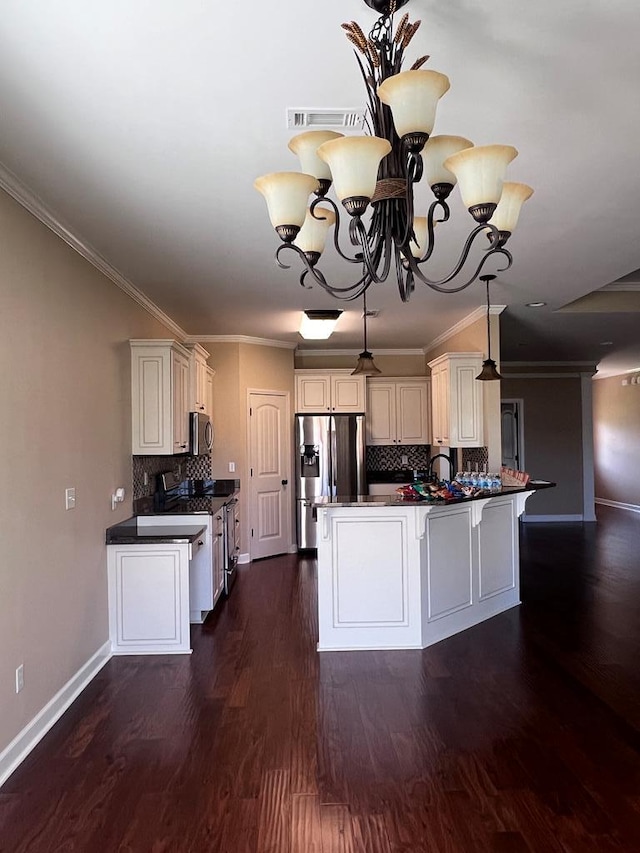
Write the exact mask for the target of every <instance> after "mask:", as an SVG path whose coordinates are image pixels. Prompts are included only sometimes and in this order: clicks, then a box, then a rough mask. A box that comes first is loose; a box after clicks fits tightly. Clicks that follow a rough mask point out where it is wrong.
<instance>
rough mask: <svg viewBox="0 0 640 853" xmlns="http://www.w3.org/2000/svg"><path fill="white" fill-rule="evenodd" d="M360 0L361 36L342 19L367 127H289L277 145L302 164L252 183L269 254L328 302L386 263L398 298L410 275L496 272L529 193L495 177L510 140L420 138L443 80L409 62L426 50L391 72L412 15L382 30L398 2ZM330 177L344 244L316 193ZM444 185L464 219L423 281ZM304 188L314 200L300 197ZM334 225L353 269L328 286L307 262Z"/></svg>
mask: <svg viewBox="0 0 640 853" xmlns="http://www.w3.org/2000/svg"><path fill="white" fill-rule="evenodd" d="M365 2H366V3H367V5H368V6H370V7H371V8H373V9H375V10H376V12H378V13H379V15H380V17H379V18H378V20H377V21H376V23H375V25H374V27H373V29H372V30H371V32H370V33H369V36H368V37H367V36H365V34H364V33H363V31H362V29H361V28H360V26H359V25H358V24H357V23H356V22H355V21H351V22H350V23H347V24H343V25H342V26H343V29H344V30H345V31H346V34H347V38H348V39H349V41H350V42H351V43H352V44H353V45H354V46H355V49H356V59H357V61H358V65H359V67H360V71H361V73H362V77H363V80H364V84H365V88H366V93H367V103H368V107H367V122H366V123H367V127H368V129H369V131H370V133H369V135H366V136H348V137H346V136H344V135H343V134H341V133H337V132H336V131H332V130H312V131H308V132H306V133H302V134H299V135H297V136H294V137H293V138H292V139H291V141H290V142H289V148H290V149H291V150H292V151H293V152H294V153H295V154H297V155H298V157H299V158H300V164H301V168H302V172H275V173H272V174H269V175H264V176H262V177H261V178H258V179H257V180H256V181H255V184H254V185H255V187H256V189H257V190H258V191H259V192H261V193H262V194H263V195H264V197H265V199H266V202H267V207H268V210H269V216H270V219H271V223H272V225H273V226H274V228H275V230H276V232H277V233H278V235H279V236H280V238H281V240H282V241H283V243H282V245H281V246H280V247H279V248H278V250H277V252H276V260H277V262H278V264H279V265H280V266H281V267H282V268H283V269H287V268H288V266H289V265H288V264H285V263H283V261H282V259H281V258H282V255H283V253H284V252H285V250H288V251H289V252H290V253H294V254H297V255H298V257H299V259H300V261H301V262H302V266H303V270H302V273H301V275H300V284H301V285H302V286H303V287H311V286H312V284H313V283H316V284H318V285H320V286H321V287H323V288H324V289H325V290H326V291H328V292H329V293H331V294H332V295H333V296H335V297H336V298H338V299H355V298H357V297H358V296H360V295H361V294H363V293H364V292H365V291H366V290H367V288H368V287H369V286H370V285H371V284H373V283H379V282H383V281H386V279H387V278H388V277H389V274H390V272H391V270H392V269H394V270H395V274H396V280H397V284H398V289H399V292H400V296H401V298H402V300H403V301H404V302H406V301H407V300H408V299H409V297H410V295H411V293H412V292H413V290H414V288H415V282H416V280H418V281H421V282H423V283H424V284H426V285H428V286H429V287H431V288H433V289H434V290H437V291H439V292H441V293H456V292H458V291H460V290H463V289H464V288H465V287H468V286H469V285H470V284H471V283H472V282H474V281H475V280H476V279H477V278H478V276H479V275H480V273H481V271H482V269H483V267H484V266H485V264H486V262H487V261H488V259H489V258H491V257H492V256H497V255H501V256H502V258H503V259H504V260H506V265H505V266H504V267H502V268H501V269H503V270H504V269H508V268H509V267H510V266H511V263H512V257H511V254H510V253H509V252H508V251H507V249H506V248H505V243H506V242H507V240H508V239H509V237H510V236H511V233H512V231H513V229H514V228H515V226H516V222H517V220H518V216H519V214H520V208H521V207H522V204H523V203H524V202H525V201H526V200H527V199H528V198H529V197H530V196H531V194H532V193H533V190H532V189H531V187H529V186H527V185H526V184H518V183H509V182H507V183H505V182H504V178H505V173H506V169H507V166H508V164H509V163H510V162H511V161H512V160H513V159H514V157H516V155H517V153H518V152H517V151H516V149H515V148H513V147H512V146H510V145H483V146H479V147H474V145H473V143H472V142H470V141H469V140H468V139H466V138H464V137H462V136H431V132H432V130H433V125H434V120H435V113H436V106H437V103H438V100H439V99H440V98H441V97H442V96H443V95H444V94H445V92H446V91H447V90H448V89H449V80H448V78H447V77H446V76H445V75H444V74H441V73H439V72H438V71H428V70H426V71H425V70H421V69H422V66H423V65H424V63H425V62H426V61H427V60H428V58H429V57H428V56H421V57H420V58H419V59H417V60H416V61H415V62H414V63H413V65H412V66H411V68H410V70H409V71H402V64H403V61H404V53H405V49H406V48H407V47H408V45H409V43H410V41H411V40H412V38H413V36H414V35H415V33H416V30H417V29H418V27H419V25H420V21H416V22H415V23H410V22H409V17H408V15H406V14H405V15H403V16H402V18H401V20H400V22H399V23H398V26H397V27H396V28H395V30H394V20H393V19H394V13H395V12H396V10H397V9H399V8H401V7H402V6H404V5H405V3H406V2H407V0H365ZM423 174H424V176H425V178H426V180H427V182H428V183H429V185H430V187H431V190H432V192H433V195H434V196H435V201H433V202H432V203H431V205H430V207H429V209H428V211H427V215H426V216H422V217H417V216H415V213H414V192H413V191H414V185H415V184H416V183H418V181H420V180H421V178H422V177H423ZM332 183H333V185H334V189H335V192H336V195H337V197H338V199H339V201H340V202H341V203H342V206H343V208H344V209H345V210H346V212H347V214H348V215H349V217H350V219H349V223H348V232H349V239H350V243H351V247H352V248H351V249H349V250H348V251H345V250H343V248H342V246H341V240H340V235H341V232H340V212H339V209H338V206H337V205H336V204H335V202H334V201H332V200H331V199H330V198H329V197H328V196H327V192H328V190H329V188H330V187H331V185H332ZM456 183H458V184H459V185H460V192H461V195H462V200H463V202H464V205H465V207H466V208H467V209H468V210H469V213H470V214H471V215H472V217H473V219H474V221H475V225H474V226H473V228H472V230H471V231H470V233H469V236H468V237H467V239H466V241H465V243H464V245H463V247H462V250H461V253H460V257H459V258H458V260H457V261H456V262H455V263H454V265H453V267H452V268H451V270H450V272H449V273H448V274H447V275H446V276H444V277H443V278H440V279H433V280H432V279H430V278H428V277H427V275H426V273H425V272H424V270H425V265H426V264H427V262H428V261H429V259H430V258H431V256H432V253H433V250H434V245H435V244H434V227H435V225H436V223H444V222H446V221H447V220H448V219H449V213H450V212H449V206H448V204H447V198H448V196H449V195H450V193H451V191H452V190H453V188H454V186H455V184H456ZM312 193H315V195H316V198H315V199H314V200H313V202H312V203H311V205H310V206H308V205H309V196H310V195H311V194H312ZM334 224H335V229H334V234H333V242H334V246H335V249H336V251H337V253H338V254H339V255H340V257H341V258H343V259H344V261H346V262H347V263H350V264H354V265H355V266H356V272H355V274H354V277H353V278H354V280H353V282H352V283H351V284H347V285H336V284H332V283H330V282H329V281H328V280H327V279H326V277H325V276H324V274H323V273H322V272H321V271H320V269H319V268H318V266H317V264H318V261H319V259H320V256H321V254H322V252H323V251H324V245H325V240H326V237H327V232H328V230H329V228H331V226H332V225H334ZM439 230H440V229H439ZM483 233H484V234H486V236H487V237H488V238H489V245H488V246H487V247H485V248H484V253H483V254H482V255H481V256H480V259H479V260H478V259H477V258H476V259H475V260H473V261H470V262H469V264H468V265H467V263H466V262H467V260H468V259H469V255H470V253H471V250H472V246H473V245H474V243H475V242H476V238H477V237H478V236H479V235H480V234H483ZM447 285H449V286H447Z"/></svg>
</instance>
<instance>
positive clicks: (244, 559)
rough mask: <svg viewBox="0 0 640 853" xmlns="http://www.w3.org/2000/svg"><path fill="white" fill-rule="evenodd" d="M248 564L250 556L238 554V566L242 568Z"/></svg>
mask: <svg viewBox="0 0 640 853" xmlns="http://www.w3.org/2000/svg"><path fill="white" fill-rule="evenodd" d="M250 562H251V555H250V554H239V555H238V564H239V565H242V566H244V565H245V563H250Z"/></svg>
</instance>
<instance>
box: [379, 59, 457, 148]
mask: <svg viewBox="0 0 640 853" xmlns="http://www.w3.org/2000/svg"><path fill="white" fill-rule="evenodd" d="M449 87H450V83H449V78H448V77H447V76H446V75H445V74H440V73H439V72H438V71H403V72H402V73H400V74H394V75H393V76H392V77H387V79H386V80H384V82H382V83H381V84H380V85H379V86H378V97H379V98H380V100H381V101H382V103H383V104H386V105H387V106H388V107H390V108H391V115H392V116H393V124H394V126H395V129H396V133H397V134H398V136H399V137H400V139H402V138H403V137H405V136H411V135H412V134H414V133H415V134H421V133H424V134H426V135H427V136H429V134H430V133H431V131H432V130H433V125H434V123H435V120H436V107H437V106H438V101H439V100H440V98H441V97H442V96H443V95H444V94H445V92H447V91H448V90H449ZM423 145H424V142H423ZM420 147H421V148H422V145H421V146H420Z"/></svg>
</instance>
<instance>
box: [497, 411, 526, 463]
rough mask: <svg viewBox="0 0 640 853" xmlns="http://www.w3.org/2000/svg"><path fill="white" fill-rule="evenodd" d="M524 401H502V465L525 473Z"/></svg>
mask: <svg viewBox="0 0 640 853" xmlns="http://www.w3.org/2000/svg"><path fill="white" fill-rule="evenodd" d="M523 409H524V401H523V400H502V401H501V402H500V420H501V424H500V425H501V429H502V464H503V465H505V466H506V467H507V468H513V469H515V470H516V471H524V470H525V467H524V421H523V418H524V412H523Z"/></svg>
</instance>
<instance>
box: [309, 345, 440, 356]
mask: <svg viewBox="0 0 640 853" xmlns="http://www.w3.org/2000/svg"><path fill="white" fill-rule="evenodd" d="M360 349H362V348H360ZM360 349H303V348H300V347H297V348H296V355H300V356H306V355H310V356H324V355H335V356H338V355H350V356H351V355H356V356H357V355H359V354H360ZM373 354H374V356H375V357H376V358H377V357H378V356H381V355H419V356H424V350H423V349H378V347H376V348H375V352H374V353H373Z"/></svg>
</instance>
